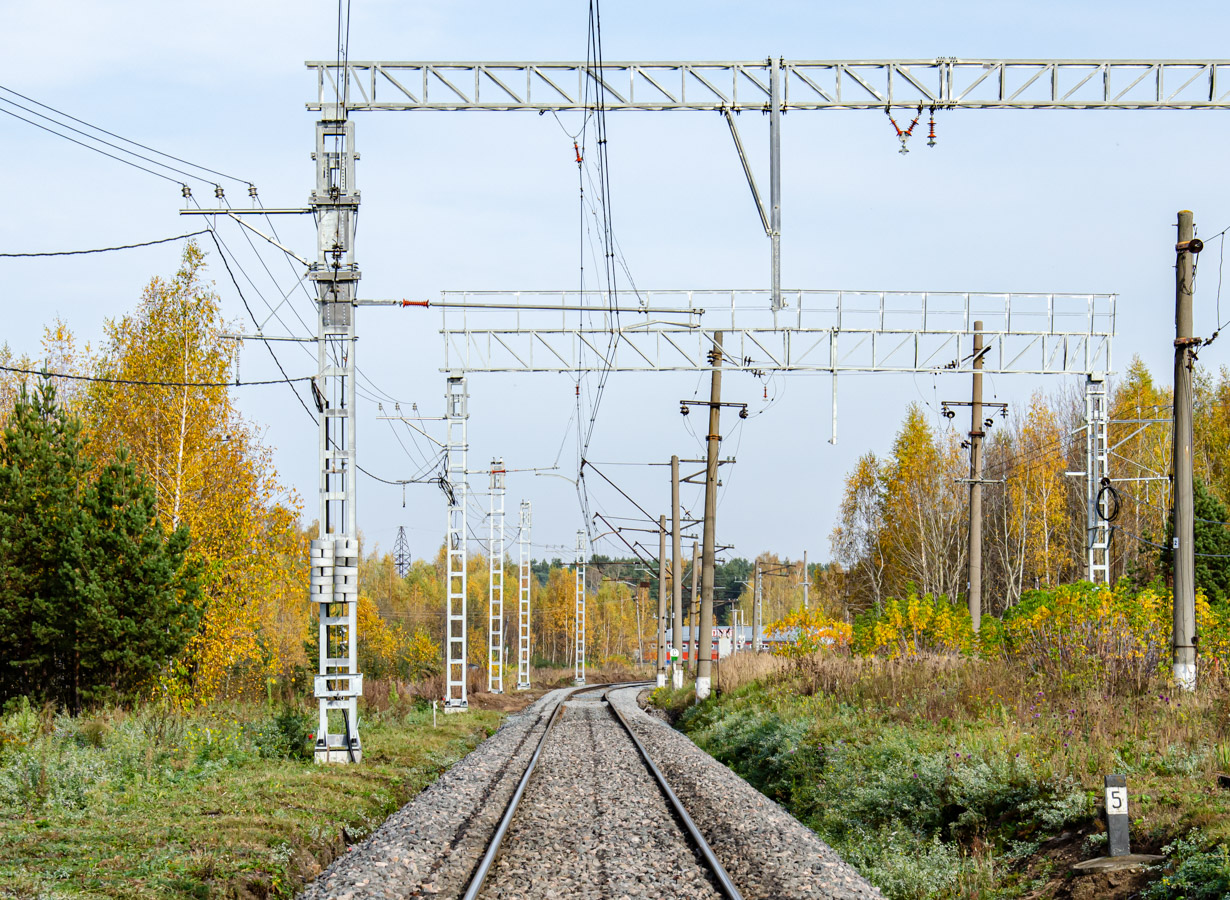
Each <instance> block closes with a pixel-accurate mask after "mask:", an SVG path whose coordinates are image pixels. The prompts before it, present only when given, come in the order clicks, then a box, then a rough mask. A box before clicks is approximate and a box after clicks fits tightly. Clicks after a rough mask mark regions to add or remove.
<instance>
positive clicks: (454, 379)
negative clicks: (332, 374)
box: [444, 374, 470, 713]
mask: <svg viewBox="0 0 1230 900" xmlns="http://www.w3.org/2000/svg"><path fill="white" fill-rule="evenodd" d="M444 400H445V411H444V415H445V418H446V419H447V420H448V435H447V446H446V451H447V454H448V468H447V477H446V484H447V485H448V491H449V493H448V532H447V537H446V541H445V558H446V565H447V568H448V571H447V586H446V590H447V593H448V604H447V608H446V609H445V619H444V628H445V630H444V645H445V649H444V652H445V667H444V680H445V694H444V711H445V712H446V713H452V712H464V711H466V710H467V709H469V707H470V704H469V700H468V699H467V695H466V669H467V664H468V662H469V660H468V659H467V658H466V452H467V450H468V449H469V448H468V445H467V443H466V420H467V419H468V418H469V410H468V401H469V395H468V394H467V393H466V378H465V375H461V374H452V375H450V376H449V377H448V386H447V388H446V390H445V394H444Z"/></svg>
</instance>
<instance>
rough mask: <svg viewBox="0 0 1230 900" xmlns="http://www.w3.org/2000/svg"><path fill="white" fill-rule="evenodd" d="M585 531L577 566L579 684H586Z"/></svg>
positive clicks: (580, 536)
mask: <svg viewBox="0 0 1230 900" xmlns="http://www.w3.org/2000/svg"><path fill="white" fill-rule="evenodd" d="M584 541H585V532H584V531H579V530H578V531H577V567H576V603H577V611H576V631H577V648H576V678H575V682H576V683H577V684H585V549H584V547H585V545H584Z"/></svg>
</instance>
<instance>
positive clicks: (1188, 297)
mask: <svg viewBox="0 0 1230 900" xmlns="http://www.w3.org/2000/svg"><path fill="white" fill-rule="evenodd" d="M1194 231H1195V228H1194V226H1193V224H1192V213H1191V210H1187V209H1185V210H1181V211H1180V212H1179V242H1178V244H1177V245H1176V247H1175V249H1176V251H1177V252H1178V258H1177V260H1176V262H1175V307H1174V327H1175V339H1174V438H1173V440H1174V447H1173V453H1174V463H1173V465H1174V539H1173V541H1172V543H1171V552H1172V553H1173V555H1174V633H1173V638H1172V643H1173V646H1174V679H1175V682H1176V684H1178V685H1179V687H1180V688H1182V689H1184V690H1188V691H1194V690H1195V689H1196V577H1195V576H1196V556H1195V549H1196V548H1195V505H1194V500H1193V497H1192V363H1193V361H1194V359H1195V354H1194V353H1193V352H1192V351H1193V350H1195V349H1196V347H1197V346H1198V344H1199V340H1198V339H1197V338H1194V337H1192V275H1193V272H1194V269H1195V265H1196V254H1197V253H1198V252H1199V250H1200V245H1199V244H1198V243H1197V242H1195V241H1194V240H1193V234H1194Z"/></svg>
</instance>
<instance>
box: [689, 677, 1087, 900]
mask: <svg viewBox="0 0 1230 900" xmlns="http://www.w3.org/2000/svg"><path fill="white" fill-rule="evenodd" d="M869 718H873V717H872V716H869V715H868V713H867V712H866V711H864V710H860V709H856V708H854V707H853V706H850V705H847V704H840V703H832V702H830V701H826V700H825V699H824V698H816V697H810V698H803V697H798V696H794V697H790V698H789V699H788V700H783V699H782V697H781V696H780V695H779V693H778V692H777V691H775V690H774V689H773V687H772V686H766V685H764V684H759V683H754V684H752V685H748V686H745V687H744V688H741V689H740V690H738V691H737V692H735V694H733V695H728V696H727V697H725V698H723V700H722V701H721V702H720V703H719V702H706V703H704V704H701V705H699V706H695V707H692V708H691V709H690V710H688V711H686V712H685V713H684V714H683V715H682V716H681V718H680V721H679V724H680V727H681V728H683V730H684V731H686V732H687V733H688V734H689V735H690V736H691V737H692V739H693V740H695V741H696V743H697V744H698V745H700V746H701V747H702V748H703V749H705V750H706V751H708V752H709V753H710V754H712V755H713V756H714V757H715V758H716V759H718V760H719V761H721V762H723V763H724V764H726V765H727V766H729V767H730V768H731V769H733V770H734V771H735V772H736V773H738V774H739V775H740V776H742V777H743V778H744V779H745V780H747V781H748V782H749V783H750V784H752V785H753V786H754V787H756V788H757V789H758V790H760V791H761V792H763V793H765V794H766V795H768V796H770V797H772V798H773V799H774V800H776V801H777V802H779V803H781V804H782V805H783V806H785V807H786V808H787V809H789V810H790V811H791V812H792V813H794V814H795V815H796V816H797V817H798V818H799V819H800V820H802V821H803V822H804V823H805V824H807V825H808V826H809V827H811V828H812V829H813V830H815V831H816V832H817V833H818V834H819V835H820V836H821V837H822V838H823V839H824V840H825V841H827V842H828V843H829V844H830V845H832V846H833V847H834V849H836V850H837V851H838V852H839V853H841V854H842V855H843V856H844V857H845V858H846V859H847V860H849V861H850V862H851V863H852V864H854V865H855V866H856V867H857V868H858V869H859V870H860V871H861V872H863V874H864V875H865V876H867V877H868V878H869V879H870V880H871V881H872V882H873V883H874V884H876V885H877V886H878V887H879V888H880V889H881V890H882V891H884V893H885V894H886V895H887V896H888V897H891V898H894V900H926V898H933V897H934V898H939V897H949V896H953V895H954V894H953V886H954V885H956V884H957V883H958V882H961V883H963V884H964V883H968V882H970V881H977V879H979V878H981V877H982V873H981V872H980V867H981V866H983V865H984V863H983V862H982V861H980V860H978V859H974V858H972V857H970V856H968V855H966V854H965V852H964V851H962V849H961V848H962V847H963V846H969V845H970V844H971V843H974V842H975V839H976V840H977V842H980V843H982V844H983V845H986V846H989V847H991V848H996V847H999V848H1001V849H1002V850H1003V852H1005V853H1007V852H1009V851H1011V850H1012V849H1013V848H1015V847H1017V846H1018V844H1019V841H1020V840H1021V839H1022V838H1025V837H1028V836H1030V835H1033V834H1045V835H1052V834H1055V833H1057V832H1059V831H1060V830H1061V829H1063V828H1064V827H1065V826H1068V825H1070V824H1071V823H1074V822H1080V821H1088V819H1089V818H1090V816H1091V815H1092V813H1093V809H1092V806H1091V803H1090V800H1089V797H1088V795H1087V794H1086V793H1085V792H1084V791H1083V790H1082V789H1081V788H1080V786H1079V785H1078V784H1075V783H1073V782H1070V781H1067V780H1064V779H1059V778H1056V777H1054V776H1052V775H1051V774H1050V772H1049V769H1048V768H1046V767H1045V766H1044V765H1043V764H1042V762H1041V761H1035V760H1033V759H1031V758H1029V757H1028V756H1027V755H1020V754H1015V753H1009V752H1007V751H1006V750H1003V749H1002V748H999V747H997V746H996V745H994V744H988V745H987V746H980V747H970V748H966V749H962V748H960V747H957V746H953V745H951V744H949V743H948V741H949V740H950V739H948V738H946V737H944V736H942V735H939V734H936V733H934V732H927V731H924V730H918V729H911V728H909V727H907V726H904V725H896V724H889V723H883V722H879V723H876V727H875V728H874V731H870V730H869V728H868V725H869V723H868V720H869Z"/></svg>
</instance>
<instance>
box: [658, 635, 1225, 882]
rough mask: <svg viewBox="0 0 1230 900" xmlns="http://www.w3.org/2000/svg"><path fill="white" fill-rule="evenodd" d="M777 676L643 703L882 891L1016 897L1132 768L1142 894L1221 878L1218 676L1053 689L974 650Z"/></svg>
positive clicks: (1092, 839)
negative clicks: (1155, 855)
mask: <svg viewBox="0 0 1230 900" xmlns="http://www.w3.org/2000/svg"><path fill="white" fill-rule="evenodd" d="M776 668H777V671H776V672H772V673H767V672H766V671H765V668H764V666H760V667H759V670H758V671H756V672H755V673H752V677H751V678H750V680H747V681H744V682H743V683H739V682H740V679H738V678H737V677H734V675H735V673H734V672H733V671H732V670H728V671H727V672H726V673H723V674H724V678H723V681H724V682H725V685H724V686H725V688H726V689H725V690H724V691H722V693H721V695H720V696H715V697H711V698H710V699H709V700H707V701H706V702H705V703H702V704H700V705H698V706H691V705H689V703H688V700H689V695H688V694H680V695H670V694H663V693H661V692H659V693H657V695H656V700H657V702H659V703H660V705H662V706H664V707H666V708H668V709H669V710H671V711H672V713H673V714H674V716H675V719H676V724H677V726H678V727H680V728H681V729H682V730H683V731H685V732H686V733H687V734H688V735H689V736H690V737H692V738H693V739H694V740H695V741H696V742H697V744H698V745H700V746H701V747H702V748H703V749H705V750H706V751H708V752H709V753H711V754H712V755H713V756H714V757H715V758H717V759H718V760H720V761H721V762H723V763H725V764H726V765H727V766H729V767H730V768H731V769H733V770H734V771H735V772H737V773H738V774H739V775H741V776H742V777H743V778H745V779H746V780H747V781H748V782H749V783H751V784H752V785H753V786H755V787H756V788H757V789H759V790H761V791H762V792H764V793H765V794H767V795H768V796H770V797H772V798H773V799H775V800H777V801H778V802H779V803H781V804H782V805H784V806H785V807H786V808H787V809H789V810H790V811H791V812H793V813H794V814H795V815H796V816H797V817H798V818H799V819H800V820H801V821H802V822H804V824H806V825H808V826H809V827H811V828H812V829H813V830H815V831H816V832H817V833H818V834H819V835H820V836H821V837H822V838H823V839H824V840H825V841H827V842H828V843H829V844H831V845H832V846H833V847H834V848H835V849H836V850H837V851H838V852H840V853H841V854H842V855H843V856H844V857H845V858H846V859H847V860H848V861H850V862H851V863H852V864H853V865H855V867H856V868H858V869H859V870H860V871H861V872H862V873H863V874H864V875H866V876H867V877H868V878H869V879H870V880H871V881H872V882H873V883H875V884H876V885H877V886H879V887H880V888H881V890H883V891H884V893H885V894H886V895H887V896H889V897H890V898H893V900H931V898H950V897H970V898H975V897H986V898H997V897H998V898H1009V897H1019V896H1023V895H1024V894H1026V893H1028V891H1029V890H1031V889H1035V888H1037V887H1039V886H1040V885H1041V884H1043V883H1045V882H1047V881H1048V880H1054V879H1059V878H1062V877H1063V875H1064V873H1066V872H1067V868H1068V865H1069V864H1070V863H1071V862H1072V861H1073V859H1072V857H1073V856H1075V857H1076V858H1090V857H1093V856H1097V855H1099V853H1101V852H1103V851H1102V850H1100V849H1099V838H1100V837H1102V838H1103V839H1104V836H1102V835H1099V832H1100V830H1101V828H1102V826H1101V825H1100V822H1099V819H1098V805H1099V803H1100V802H1101V799H1100V798H1101V794H1102V777H1103V776H1104V775H1106V774H1108V773H1111V772H1117V773H1121V774H1125V775H1127V776H1128V785H1129V789H1130V792H1131V794H1130V796H1131V804H1132V805H1131V812H1132V840H1133V849H1134V850H1137V851H1153V852H1158V851H1160V850H1162V848H1163V846H1164V845H1170V846H1169V852H1170V853H1171V857H1170V859H1169V861H1168V865H1167V867H1166V869H1165V871H1161V870H1159V871H1158V872H1156V873H1155V875H1156V877H1157V880H1156V881H1155V883H1154V884H1153V885H1151V886H1150V887H1149V893H1148V894H1147V896H1148V897H1149V898H1151V900H1167V898H1175V900H1177V898H1180V897H1187V898H1197V897H1206V896H1207V897H1215V896H1216V897H1220V896H1223V895H1224V894H1223V893H1220V892H1217V891H1220V890H1221V888H1220V887H1218V886H1224V887H1226V888H1230V864H1228V863H1227V862H1226V854H1225V845H1226V843H1227V840H1228V839H1230V792H1226V791H1223V790H1220V789H1219V788H1217V786H1216V783H1215V773H1216V772H1217V771H1219V768H1218V767H1219V766H1220V765H1221V764H1222V762H1223V761H1224V760H1223V759H1222V757H1223V756H1224V754H1223V753H1222V752H1221V750H1220V748H1221V747H1223V746H1224V743H1225V740H1226V738H1225V734H1224V732H1225V729H1226V728H1227V727H1228V726H1230V719H1228V718H1227V716H1226V714H1225V710H1224V700H1223V699H1222V698H1224V696H1225V690H1224V685H1221V684H1216V683H1210V684H1209V685H1208V687H1206V688H1205V689H1204V690H1203V691H1202V692H1201V694H1199V695H1197V696H1196V697H1183V698H1179V697H1174V696H1171V692H1170V691H1169V690H1168V689H1166V688H1165V687H1164V685H1163V686H1161V689H1160V690H1159V691H1155V692H1152V693H1142V694H1139V695H1133V696H1121V695H1113V696H1109V695H1102V694H1099V693H1098V692H1096V691H1090V690H1082V691H1078V692H1073V693H1066V694H1065V693H1062V692H1059V691H1057V690H1052V687H1053V686H1051V685H1047V684H1043V683H1041V682H1040V681H1038V680H1036V679H1034V678H1032V677H1031V676H1030V675H1029V674H1028V673H1026V672H1022V671H1020V670H1018V669H1016V668H1014V667H1011V666H1007V665H1003V664H996V665H989V664H987V663H984V662H980V661H977V660H944V661H925V660H923V661H913V662H894V663H884V662H875V661H859V660H850V659H840V658H839V659H832V660H829V661H816V660H812V661H810V663H809V665H807V666H799V665H795V664H786V663H782V664H780V665H778V666H777V667H776ZM1065 832H1066V833H1069V835H1070V837H1069V838H1068V839H1066V840H1065V841H1062V842H1060V844H1059V845H1056V844H1046V842H1047V841H1049V840H1050V839H1052V838H1055V837H1056V836H1058V835H1061V834H1063V833H1065ZM1044 844H1046V846H1043V845H1044ZM1060 845H1061V846H1060ZM1057 848H1058V849H1057ZM1061 851H1062V852H1061ZM1065 854H1066V855H1065ZM1163 876H1165V880H1162V877H1163ZM1197 884H1207V885H1213V886H1214V887H1213V888H1211V890H1214V892H1213V893H1201V892H1198V891H1196V890H1195V888H1194V886H1195V885H1197Z"/></svg>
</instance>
